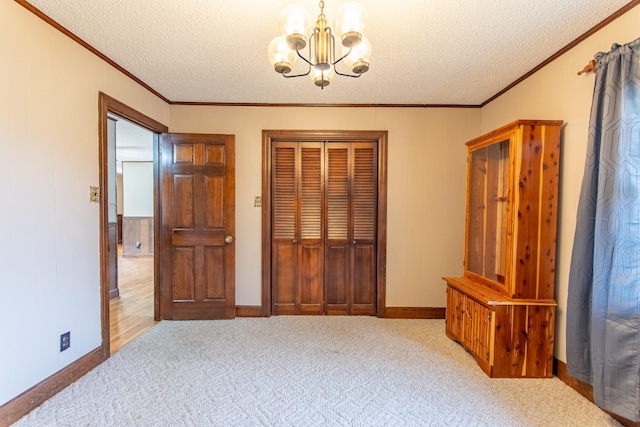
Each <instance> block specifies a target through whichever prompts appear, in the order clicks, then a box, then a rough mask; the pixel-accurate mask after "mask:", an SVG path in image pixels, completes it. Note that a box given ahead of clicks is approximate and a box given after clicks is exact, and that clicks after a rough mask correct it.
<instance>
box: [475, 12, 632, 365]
mask: <svg viewBox="0 0 640 427" xmlns="http://www.w3.org/2000/svg"><path fill="white" fill-rule="evenodd" d="M638 23H640V6H636V7H635V8H634V9H632V10H631V11H630V12H627V13H626V14H624V15H623V16H622V17H620V18H619V19H617V20H615V21H614V22H613V23H611V24H609V25H608V26H606V27H604V28H603V29H602V30H600V31H598V32H597V33H596V34H594V35H593V36H591V37H589V38H588V39H587V40H585V41H584V42H582V43H580V44H579V45H578V46H576V47H575V48H573V49H572V50H570V51H569V52H567V53H565V54H564V55H562V56H561V57H560V58H558V59H557V60H555V61H553V62H552V63H551V64H549V65H547V66H546V67H544V68H543V69H542V70H540V71H539V72H537V73H536V74H534V75H533V76H531V77H529V78H528V79H526V80H525V81H524V82H522V83H520V84H519V85H517V86H516V87H515V88H513V89H512V90H510V91H509V92H507V93H506V94H504V95H503V96H501V97H499V98H498V99H496V100H495V101H493V102H491V103H489V104H488V105H486V106H485V107H484V108H482V114H481V123H482V124H481V128H482V132H483V133H484V132H487V131H490V130H491V129H494V128H496V127H498V126H500V125H503V124H506V123H508V122H510V121H512V120H515V119H560V120H564V122H565V125H564V128H563V134H562V154H561V155H562V161H561V166H560V170H561V177H560V179H561V181H560V182H561V183H560V187H561V188H560V205H559V209H560V212H559V223H558V226H559V229H558V254H557V270H556V271H557V273H556V274H557V275H556V299H557V301H558V311H557V322H556V349H555V356H556V357H557V358H558V359H560V360H562V361H566V341H567V340H566V331H565V329H566V317H565V313H566V307H567V291H568V277H569V265H570V262H571V250H572V247H573V235H574V232H575V225H576V212H577V208H578V197H579V195H580V186H581V184H582V175H583V171H584V162H585V156H586V146H587V136H588V128H589V115H590V109H591V97H592V96H593V84H594V78H595V75H594V74H593V73H591V74H588V75H584V74H583V75H582V76H577V75H576V73H577V72H578V71H579V70H582V68H583V67H584V66H585V65H586V64H587V62H588V61H589V60H590V59H592V58H593V55H594V54H595V53H596V52H600V51H603V52H606V51H609V50H610V49H611V44H612V43H614V42H616V43H619V44H625V43H628V42H630V41H632V40H635V39H636V38H638V37H640V31H638V28H640V27H639V25H638Z"/></svg>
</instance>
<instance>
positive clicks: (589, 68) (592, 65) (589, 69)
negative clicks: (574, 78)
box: [578, 59, 596, 75]
mask: <svg viewBox="0 0 640 427" xmlns="http://www.w3.org/2000/svg"><path fill="white" fill-rule="evenodd" d="M595 72H596V60H595V59H592V60H591V61H589V63H588V64H587V65H585V66H584V68H583V69H582V71H578V75H580V74H583V73H595Z"/></svg>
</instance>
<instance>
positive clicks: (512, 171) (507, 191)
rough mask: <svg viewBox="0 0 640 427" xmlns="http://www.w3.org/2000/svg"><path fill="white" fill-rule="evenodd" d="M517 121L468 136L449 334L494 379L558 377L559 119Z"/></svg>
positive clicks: (449, 303)
mask: <svg viewBox="0 0 640 427" xmlns="http://www.w3.org/2000/svg"><path fill="white" fill-rule="evenodd" d="M561 125H562V121H546V120H518V121H515V122H513V123H510V124H508V125H506V126H503V127H501V128H499V129H496V130H495V131H493V132H490V133H488V134H486V135H483V136H481V137H479V138H476V139H474V140H472V141H469V142H468V143H467V147H468V150H469V154H468V159H467V203H466V233H465V238H466V240H465V257H464V266H465V267H464V275H463V277H455V278H454V277H445V278H444V280H445V281H446V282H447V314H446V334H447V336H448V337H449V338H451V339H453V340H456V341H458V342H460V343H461V344H462V345H463V346H464V347H465V348H466V349H467V350H468V351H469V352H471V353H472V354H473V355H474V357H475V358H476V360H477V362H478V364H479V365H480V366H481V367H482V369H483V370H484V371H485V372H486V373H487V375H489V376H491V377H531V378H539V377H551V376H552V367H553V343H554V325H555V306H556V303H555V301H554V287H555V261H556V260H555V258H556V256H555V255H556V226H557V205H558V174H559V160H560V158H559V156H560V126H561Z"/></svg>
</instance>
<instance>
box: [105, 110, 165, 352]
mask: <svg viewBox="0 0 640 427" xmlns="http://www.w3.org/2000/svg"><path fill="white" fill-rule="evenodd" d="M108 119H109V121H108V129H107V137H108V138H107V139H108V144H109V147H108V153H109V158H108V161H107V165H108V181H109V182H108V193H107V194H105V195H106V197H107V205H108V206H109V213H108V222H109V263H110V268H109V273H110V277H109V314H110V322H109V323H110V325H109V326H110V331H111V339H110V343H111V353H112V354H113V353H115V352H117V351H118V350H120V348H122V347H124V346H125V345H127V344H128V343H130V342H131V341H133V340H134V339H136V338H137V337H138V336H140V335H141V334H142V333H144V332H145V331H146V330H148V329H150V328H151V327H153V325H155V323H156V322H155V321H154V312H153V289H154V280H153V270H154V258H153V241H154V237H155V236H154V233H153V230H154V226H153V224H154V221H155V217H154V211H153V193H154V191H153V187H154V182H153V158H154V156H153V153H154V145H155V144H154V142H155V141H154V140H155V139H156V134H154V133H153V132H151V131H149V130H148V129H146V128H143V127H141V126H139V125H137V124H135V123H132V122H130V121H128V120H126V119H124V118H122V117H120V116H117V115H115V114H113V113H109V114H108ZM113 248H117V250H113Z"/></svg>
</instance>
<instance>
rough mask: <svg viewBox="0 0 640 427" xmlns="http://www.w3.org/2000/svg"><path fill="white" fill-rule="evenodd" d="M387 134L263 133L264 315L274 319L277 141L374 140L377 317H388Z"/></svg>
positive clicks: (341, 132) (294, 131)
mask: <svg viewBox="0 0 640 427" xmlns="http://www.w3.org/2000/svg"><path fill="white" fill-rule="evenodd" d="M387 136H388V132H387V131H350V130H263V131H262V307H261V311H262V313H261V314H262V316H265V317H270V316H271V220H272V218H271V196H272V188H271V172H272V158H271V156H272V144H273V143H274V142H275V141H295V142H307V141H309V142H327V141H331V142H352V141H371V142H375V143H376V144H377V146H378V185H377V186H378V196H377V203H378V204H377V214H376V217H377V230H376V238H377V242H376V248H377V253H376V280H377V284H376V316H377V317H385V315H386V283H387V274H386V266H387Z"/></svg>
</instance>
